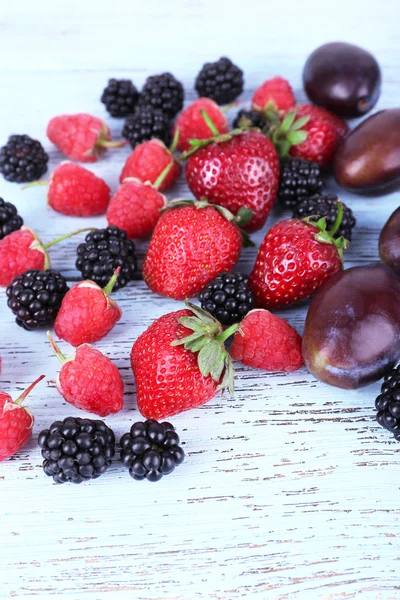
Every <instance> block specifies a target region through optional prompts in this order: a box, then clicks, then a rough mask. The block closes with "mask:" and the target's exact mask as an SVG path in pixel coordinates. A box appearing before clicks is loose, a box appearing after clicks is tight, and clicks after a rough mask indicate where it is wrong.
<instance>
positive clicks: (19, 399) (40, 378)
mask: <svg viewBox="0 0 400 600" xmlns="http://www.w3.org/2000/svg"><path fill="white" fill-rule="evenodd" d="M45 377H46V375H41V376H40V377H38V378H37V379H36V381H34V382H33V383H31V385H30V386H29V387H27V388H26V390H25V391H24V392H22V394H21V395H20V396H18V398H17V399H16V400H14V403H15V404H20V405H21V404H22V403H23V401H24V400H25V398H26V397H27V395H28V394H29V393H30V392H31V391H32V390H33V388H34V387H35V385H36V384H38V383H39V381H42V379H44V378H45Z"/></svg>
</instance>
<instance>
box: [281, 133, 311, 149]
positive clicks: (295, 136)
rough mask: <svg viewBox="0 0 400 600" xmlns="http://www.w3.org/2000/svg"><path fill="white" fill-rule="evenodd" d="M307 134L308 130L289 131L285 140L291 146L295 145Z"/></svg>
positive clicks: (301, 141)
mask: <svg viewBox="0 0 400 600" xmlns="http://www.w3.org/2000/svg"><path fill="white" fill-rule="evenodd" d="M307 136H308V131H291V132H290V133H288V135H287V137H286V140H287V141H288V142H289V143H290V145H291V146H297V145H298V144H302V143H303V142H304V141H305V140H306V139H307Z"/></svg>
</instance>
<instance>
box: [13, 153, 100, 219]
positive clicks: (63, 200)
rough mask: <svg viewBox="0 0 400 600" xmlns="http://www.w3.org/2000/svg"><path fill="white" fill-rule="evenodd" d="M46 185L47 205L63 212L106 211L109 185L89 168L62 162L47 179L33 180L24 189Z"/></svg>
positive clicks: (88, 214) (77, 214) (85, 214)
mask: <svg viewBox="0 0 400 600" xmlns="http://www.w3.org/2000/svg"><path fill="white" fill-rule="evenodd" d="M43 184H44V185H45V184H48V185H49V189H48V192H47V204H48V205H49V206H51V208H53V209H54V210H56V211H57V212H59V213H61V214H63V215H71V216H73V217H91V216H95V215H102V214H104V213H105V212H106V210H107V206H108V203H109V201H110V188H109V187H108V185H107V184H106V182H105V181H104V180H103V179H101V178H100V177H97V175H95V174H94V173H92V171H89V169H85V167H81V166H80V165H76V164H75V163H72V162H69V161H64V162H62V163H61V164H60V165H59V166H58V167H57V168H56V169H55V170H54V171H53V173H52V174H51V176H50V179H49V181H45V180H43V181H42V180H40V181H34V182H33V183H29V184H28V185H26V186H24V187H25V188H30V187H34V186H36V185H43Z"/></svg>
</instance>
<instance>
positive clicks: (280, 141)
mask: <svg viewBox="0 0 400 600" xmlns="http://www.w3.org/2000/svg"><path fill="white" fill-rule="evenodd" d="M296 113H297V108H295V109H294V110H292V111H290V112H288V113H286V115H285V116H284V117H283V119H281V117H280V115H279V112H278V111H277V110H275V109H274V108H273V107H272V106H271V105H267V107H266V110H265V112H264V115H265V117H266V119H267V120H268V122H269V123H270V128H269V131H268V137H269V138H270V140H271V142H272V143H273V144H274V146H275V148H276V150H277V152H278V154H279V156H280V157H281V158H283V157H285V156H288V155H289V151H290V148H291V147H292V146H297V145H299V144H302V143H303V142H304V141H305V140H306V139H307V137H308V131H306V130H305V129H302V127H304V125H306V124H307V123H308V121H309V120H310V116H309V115H307V116H304V117H300V118H299V119H296Z"/></svg>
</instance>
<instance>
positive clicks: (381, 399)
mask: <svg viewBox="0 0 400 600" xmlns="http://www.w3.org/2000/svg"><path fill="white" fill-rule="evenodd" d="M375 408H376V410H377V411H378V412H377V414H376V420H377V421H378V423H379V425H381V426H382V427H385V429H388V430H389V431H390V432H391V433H393V434H394V437H395V438H396V439H397V440H400V365H398V366H397V367H395V368H394V369H392V370H391V371H390V373H388V374H387V375H385V378H384V381H383V383H382V387H381V393H380V394H379V396H378V397H377V398H376V400H375Z"/></svg>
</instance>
